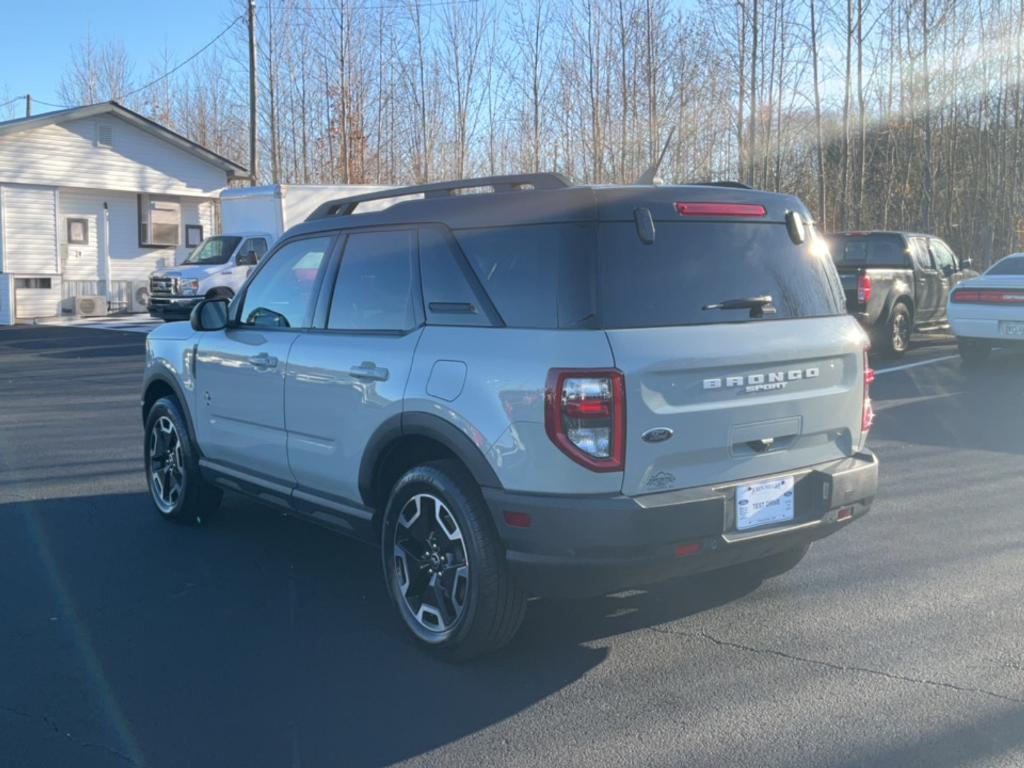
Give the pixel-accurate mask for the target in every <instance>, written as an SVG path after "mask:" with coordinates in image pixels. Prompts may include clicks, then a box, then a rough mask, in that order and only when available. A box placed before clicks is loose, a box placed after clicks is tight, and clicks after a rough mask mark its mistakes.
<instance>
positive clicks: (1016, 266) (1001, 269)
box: [985, 256, 1024, 275]
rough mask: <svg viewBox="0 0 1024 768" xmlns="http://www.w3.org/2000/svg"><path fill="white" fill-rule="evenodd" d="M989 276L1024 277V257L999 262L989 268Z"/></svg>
mask: <svg viewBox="0 0 1024 768" xmlns="http://www.w3.org/2000/svg"><path fill="white" fill-rule="evenodd" d="M985 274H987V275H1024V256H1016V257H1013V258H1009V259H1003V260H1002V261H997V262H996V263H995V264H993V265H992V266H991V267H989V269H988V272H986V273H985Z"/></svg>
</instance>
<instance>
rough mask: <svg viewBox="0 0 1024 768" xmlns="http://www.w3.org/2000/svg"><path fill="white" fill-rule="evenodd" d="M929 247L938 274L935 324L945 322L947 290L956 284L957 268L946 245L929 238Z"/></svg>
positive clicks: (954, 259) (954, 258) (951, 252)
mask: <svg viewBox="0 0 1024 768" xmlns="http://www.w3.org/2000/svg"><path fill="white" fill-rule="evenodd" d="M928 244H929V246H930V247H931V251H932V257H933V258H934V259H935V266H936V268H937V269H938V274H939V287H938V296H937V306H936V311H935V317H934V320H935V322H940V323H941V322H944V321H945V320H946V300H947V299H948V298H949V289H950V288H951V287H952V286H953V285H954V284H955V282H956V271H957V267H958V266H959V265H958V264H957V262H956V257H955V256H954V255H953V251H952V250H951V249H950V247H949V246H948V245H946V244H945V243H944V242H942V241H941V240H939V239H938V238H935V237H933V238H930V239H929V241H928Z"/></svg>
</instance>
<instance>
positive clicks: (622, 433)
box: [544, 368, 626, 472]
mask: <svg viewBox="0 0 1024 768" xmlns="http://www.w3.org/2000/svg"><path fill="white" fill-rule="evenodd" d="M544 423H545V427H546V429H547V433H548V437H550V438H551V441H552V442H553V443H554V444H555V445H557V446H558V447H559V448H560V449H561V450H562V452H563V453H565V455H567V456H568V457H569V458H570V459H572V460H573V461H575V462H576V463H577V464H582V465H583V466H584V467H586V468H587V469H591V470H593V471H595V472H616V471H619V470H621V469H622V467H623V460H624V457H625V449H626V399H625V386H624V382H623V376H622V372H621V371H615V370H566V369H560V368H555V369H552V370H551V371H550V373H549V374H548V382H547V392H546V394H545V408H544Z"/></svg>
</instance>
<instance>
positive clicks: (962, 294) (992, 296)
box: [950, 288, 1024, 304]
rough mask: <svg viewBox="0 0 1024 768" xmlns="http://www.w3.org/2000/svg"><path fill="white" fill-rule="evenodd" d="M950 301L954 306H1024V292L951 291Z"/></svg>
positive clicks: (988, 289) (993, 290) (989, 290)
mask: <svg viewBox="0 0 1024 768" xmlns="http://www.w3.org/2000/svg"><path fill="white" fill-rule="evenodd" d="M950 301H952V302H953V303H954V304H1024V291H1017V290H1013V289H1010V290H1001V289H999V288H981V289H977V290H975V289H973V288H961V289H960V290H957V291H953V295H952V296H951V297H950Z"/></svg>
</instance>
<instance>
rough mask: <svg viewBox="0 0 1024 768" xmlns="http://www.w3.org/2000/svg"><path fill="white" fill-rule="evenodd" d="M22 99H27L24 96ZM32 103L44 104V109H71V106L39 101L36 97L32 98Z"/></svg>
mask: <svg viewBox="0 0 1024 768" xmlns="http://www.w3.org/2000/svg"><path fill="white" fill-rule="evenodd" d="M21 98H25V97H24V96H22V97H21ZM32 103H33V104H42V105H43V106H44V107H57V109H69V108H70V107H71V105H70V104H54V103H52V102H49V101H43V100H42V99H37V98H36V97H35V96H33V97H32Z"/></svg>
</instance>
